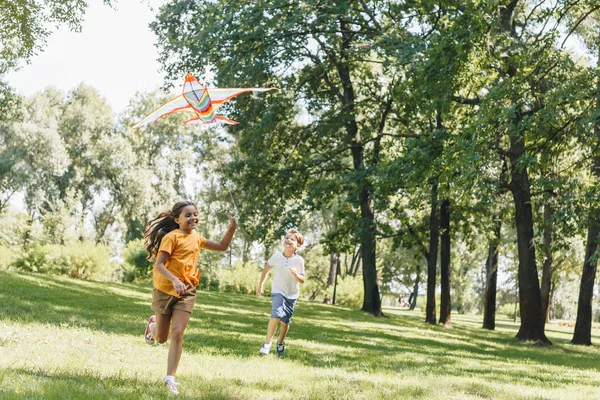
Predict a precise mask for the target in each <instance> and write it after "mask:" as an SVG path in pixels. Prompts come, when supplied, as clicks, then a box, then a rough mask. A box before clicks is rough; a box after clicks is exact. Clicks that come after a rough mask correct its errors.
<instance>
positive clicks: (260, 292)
mask: <svg viewBox="0 0 600 400" xmlns="http://www.w3.org/2000/svg"><path fill="white" fill-rule="evenodd" d="M261 294H262V288H261V287H259V288H257V289H256V295H257V296H260V295H261Z"/></svg>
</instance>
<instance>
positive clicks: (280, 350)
mask: <svg viewBox="0 0 600 400" xmlns="http://www.w3.org/2000/svg"><path fill="white" fill-rule="evenodd" d="M275 352H276V353H277V355H278V356H279V357H281V356H283V353H284V352H285V343H281V344H279V343H277V349H275Z"/></svg>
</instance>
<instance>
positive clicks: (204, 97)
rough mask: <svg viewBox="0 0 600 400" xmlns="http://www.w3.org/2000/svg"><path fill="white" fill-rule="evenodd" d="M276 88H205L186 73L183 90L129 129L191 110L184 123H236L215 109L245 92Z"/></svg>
mask: <svg viewBox="0 0 600 400" xmlns="http://www.w3.org/2000/svg"><path fill="white" fill-rule="evenodd" d="M269 90H277V89H275V88H226V89H221V88H205V87H204V86H202V85H201V84H200V82H198V80H196V78H194V77H193V76H192V75H191V74H187V76H186V77H185V82H184V83H183V92H182V94H181V95H179V96H177V97H175V98H174V99H172V100H171V101H169V102H168V103H166V104H163V105H162V106H160V107H158V108H157V109H156V110H154V111H153V112H151V113H150V114H149V115H147V116H146V117H145V118H144V119H142V120H141V121H140V122H138V123H137V124H135V126H134V127H133V128H131V129H135V128H140V127H142V126H146V125H148V124H150V123H152V122H154V121H156V120H157V119H159V118H160V117H162V116H164V115H169V114H172V113H175V112H178V111H193V112H194V113H195V116H194V118H192V119H189V120H187V121H185V122H184V124H186V125H189V124H199V123H202V124H212V123H215V122H223V123H225V124H229V125H237V124H238V122H235V121H232V120H230V119H228V118H225V117H223V116H221V115H217V114H216V111H217V109H218V108H219V107H221V106H222V105H223V104H225V103H226V102H227V101H229V100H231V99H232V98H234V97H235V96H237V95H240V94H242V93H246V92H268V91H269Z"/></svg>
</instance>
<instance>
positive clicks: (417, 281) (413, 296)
mask: <svg viewBox="0 0 600 400" xmlns="http://www.w3.org/2000/svg"><path fill="white" fill-rule="evenodd" d="M420 283H421V265H420V264H417V277H416V278H415V286H414V287H413V291H412V293H411V294H410V295H411V298H410V299H408V303H409V304H410V307H409V310H411V311H412V310H414V309H415V307H416V306H417V297H418V296H419V284H420Z"/></svg>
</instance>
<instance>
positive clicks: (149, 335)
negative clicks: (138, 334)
mask: <svg viewBox="0 0 600 400" xmlns="http://www.w3.org/2000/svg"><path fill="white" fill-rule="evenodd" d="M150 324H156V315H153V316H151V317H150V318H149V319H148V323H147V324H146V333H144V339H146V343H148V344H154V338H153V337H152V331H151V330H150Z"/></svg>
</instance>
